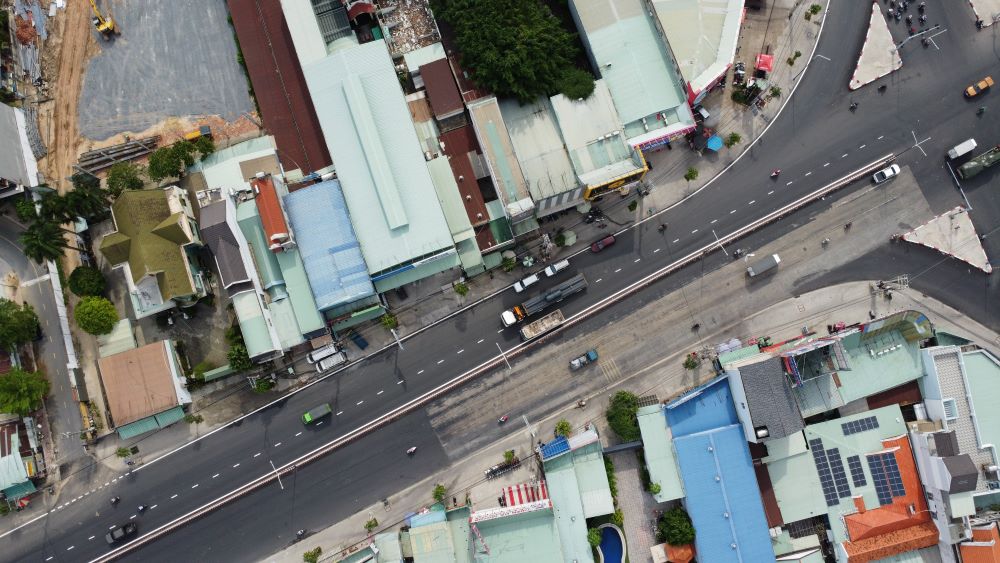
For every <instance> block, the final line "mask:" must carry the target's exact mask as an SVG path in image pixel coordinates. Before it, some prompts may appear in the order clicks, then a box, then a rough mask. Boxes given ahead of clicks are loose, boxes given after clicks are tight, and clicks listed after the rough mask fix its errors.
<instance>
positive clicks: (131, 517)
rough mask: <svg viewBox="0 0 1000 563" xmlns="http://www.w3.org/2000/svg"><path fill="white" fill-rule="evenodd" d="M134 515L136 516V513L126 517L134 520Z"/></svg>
mask: <svg viewBox="0 0 1000 563" xmlns="http://www.w3.org/2000/svg"><path fill="white" fill-rule="evenodd" d="M136 516H137V515H136V514H133V515H132V516H129V517H128V519H129V520H135V517H136Z"/></svg>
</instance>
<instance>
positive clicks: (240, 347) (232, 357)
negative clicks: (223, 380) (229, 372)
mask: <svg viewBox="0 0 1000 563" xmlns="http://www.w3.org/2000/svg"><path fill="white" fill-rule="evenodd" d="M226 358H227V359H228V360H229V367H231V368H233V369H234V370H236V371H246V370H248V369H250V368H252V367H253V362H251V361H250V354H248V353H247V347H246V346H245V345H244V344H243V343H242V342H237V343H236V344H233V345H232V346H230V347H229V352H227V353H226Z"/></svg>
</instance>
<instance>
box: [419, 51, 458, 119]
mask: <svg viewBox="0 0 1000 563" xmlns="http://www.w3.org/2000/svg"><path fill="white" fill-rule="evenodd" d="M420 77H421V78H422V79H423V80H424V87H425V88H426V89H427V99H428V100H429V101H430V103H431V108H432V109H433V110H434V116H435V117H437V118H444V117H450V116H453V115H455V114H456V113H460V112H461V111H462V110H463V109H464V108H465V106H464V104H463V103H462V95H461V94H460V93H459V91H458V86H457V85H456V84H455V77H454V76H453V75H452V74H451V65H450V64H448V59H438V60H436V61H434V62H431V63H427V64H425V65H423V66H422V67H420Z"/></svg>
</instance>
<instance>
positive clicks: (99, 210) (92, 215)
mask: <svg viewBox="0 0 1000 563" xmlns="http://www.w3.org/2000/svg"><path fill="white" fill-rule="evenodd" d="M64 199H65V200H66V205H67V206H68V207H69V208H70V209H72V210H73V213H74V215H76V216H79V217H83V218H85V219H87V220H88V221H91V222H95V221H101V220H103V219H104V218H105V217H107V215H108V209H109V205H110V204H111V193H110V192H108V190H105V189H104V188H102V187H101V185H100V184H97V185H96V186H94V185H93V183H91V182H88V183H86V184H83V185H81V186H79V187H75V188H74V189H73V191H71V192H69V193H68V194H66V195H65V196H64Z"/></svg>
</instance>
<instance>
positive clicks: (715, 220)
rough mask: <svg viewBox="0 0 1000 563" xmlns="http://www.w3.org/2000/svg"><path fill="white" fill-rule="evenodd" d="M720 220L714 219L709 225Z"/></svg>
mask: <svg viewBox="0 0 1000 563" xmlns="http://www.w3.org/2000/svg"><path fill="white" fill-rule="evenodd" d="M718 221H719V220H718V219H712V222H711V223H709V225H714V224H716V223H717V222H718Z"/></svg>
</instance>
